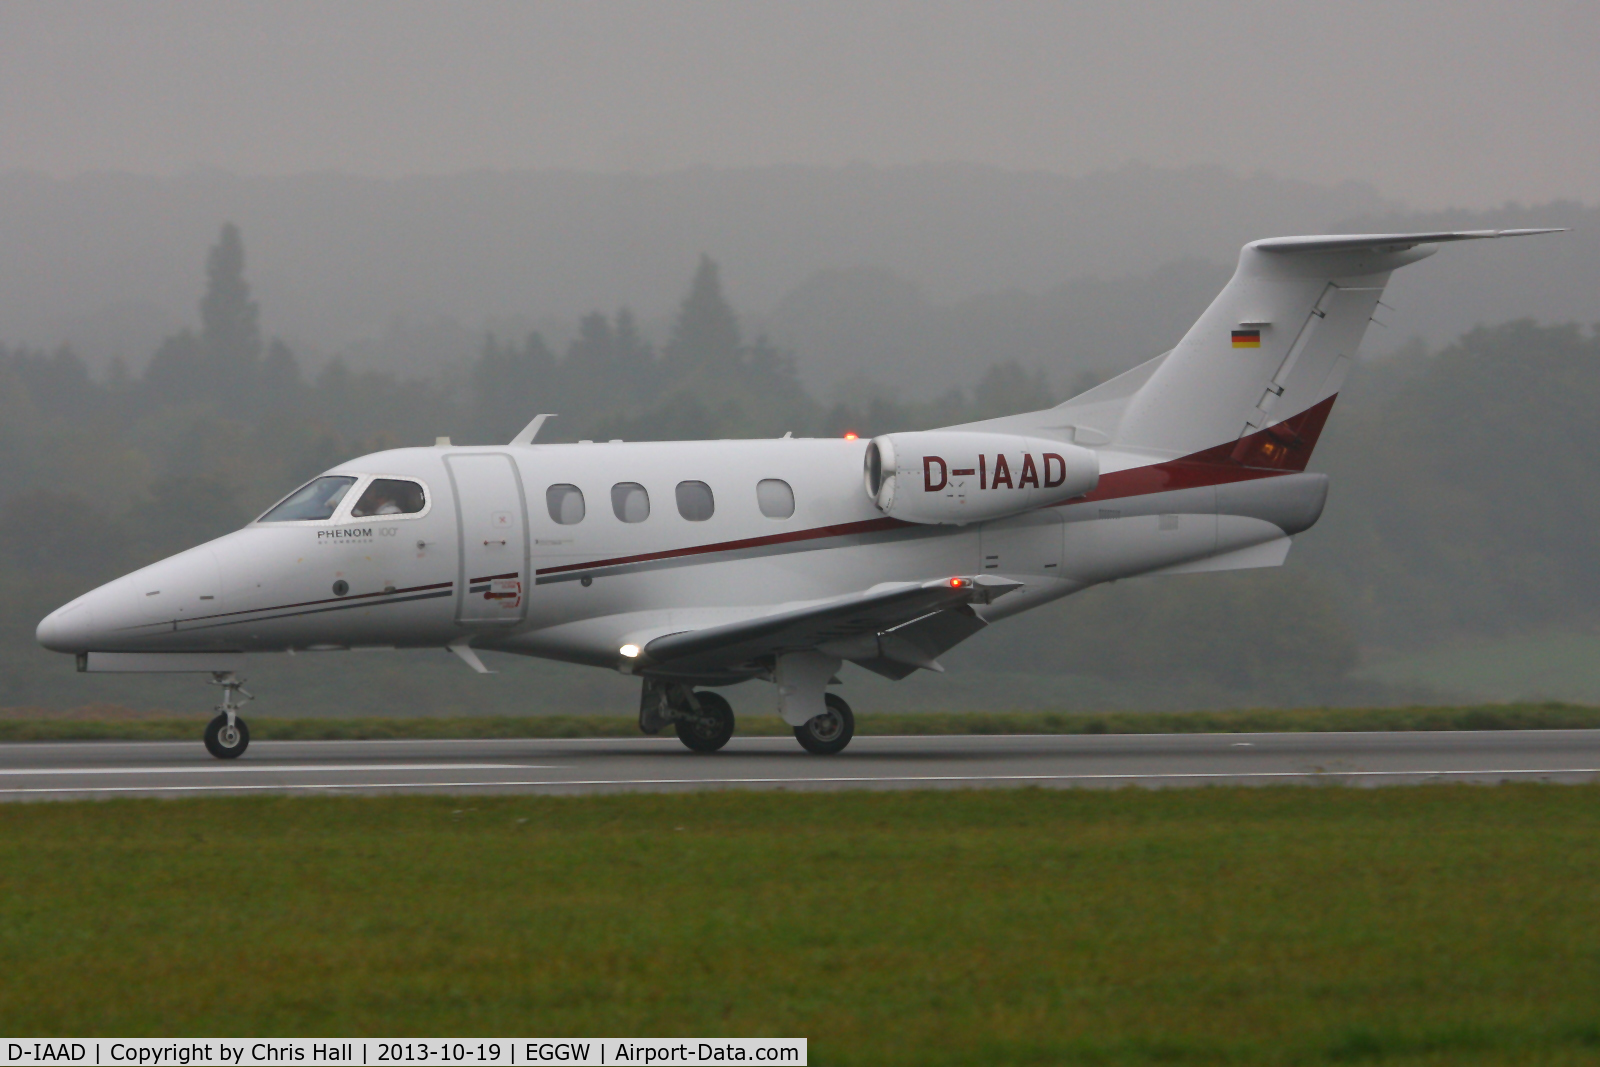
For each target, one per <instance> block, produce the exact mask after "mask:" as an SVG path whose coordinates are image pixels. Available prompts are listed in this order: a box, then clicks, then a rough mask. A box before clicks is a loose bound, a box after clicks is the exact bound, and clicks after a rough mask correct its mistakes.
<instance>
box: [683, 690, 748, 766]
mask: <svg viewBox="0 0 1600 1067" xmlns="http://www.w3.org/2000/svg"><path fill="white" fill-rule="evenodd" d="M694 696H695V699H696V700H698V701H699V702H700V713H699V714H698V715H697V714H695V713H694V712H693V711H692V710H690V709H687V708H686V709H684V710H685V713H686V717H685V718H681V719H674V720H673V725H674V726H676V727H677V729H678V740H679V741H682V742H683V743H684V744H685V745H687V746H688V747H689V748H692V749H694V751H696V752H715V751H716V750H717V749H719V748H721V747H722V746H723V745H725V744H727V743H728V738H730V737H732V736H733V708H731V707H730V706H729V705H728V702H727V701H726V700H723V699H722V698H721V697H720V696H718V695H717V694H715V693H706V692H700V693H696V694H695V695H694Z"/></svg>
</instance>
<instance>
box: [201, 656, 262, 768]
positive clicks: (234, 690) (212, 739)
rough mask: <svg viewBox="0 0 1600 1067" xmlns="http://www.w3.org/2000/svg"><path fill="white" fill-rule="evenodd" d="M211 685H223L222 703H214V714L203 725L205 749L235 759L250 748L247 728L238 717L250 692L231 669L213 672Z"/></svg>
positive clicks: (218, 757)
mask: <svg viewBox="0 0 1600 1067" xmlns="http://www.w3.org/2000/svg"><path fill="white" fill-rule="evenodd" d="M211 684H212V685H220V686H221V687H222V703H221V704H218V705H217V717H216V718H214V719H212V720H211V722H210V723H209V724H207V726H206V751H207V752H209V753H211V754H212V755H213V756H215V757H217V759H238V758H239V757H240V756H242V755H244V750H245V749H247V748H249V747H250V727H248V726H246V725H245V722H244V720H243V719H241V718H239V709H240V708H242V707H244V705H245V703H246V702H247V701H249V700H250V699H251V696H250V692H249V690H247V689H245V687H244V682H243V681H241V680H240V679H238V678H235V677H234V676H233V672H232V671H217V672H215V673H214V674H212V676H211Z"/></svg>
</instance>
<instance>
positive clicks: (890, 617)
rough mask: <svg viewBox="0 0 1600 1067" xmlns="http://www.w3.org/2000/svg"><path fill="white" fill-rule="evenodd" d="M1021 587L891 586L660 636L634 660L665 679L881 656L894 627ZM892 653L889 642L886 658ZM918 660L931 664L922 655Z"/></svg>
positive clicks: (1000, 583) (981, 582) (984, 577)
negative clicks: (829, 655)
mask: <svg viewBox="0 0 1600 1067" xmlns="http://www.w3.org/2000/svg"><path fill="white" fill-rule="evenodd" d="M1021 587H1022V583H1021V582H1014V581H1011V580H1010V579H1008V578H1000V577H997V576H995V575H992V574H981V575H978V576H976V577H971V578H959V577H958V578H940V579H938V580H936V581H930V582H896V583H893V584H888V585H882V586H875V587H873V588H872V589H869V590H867V591H865V592H861V593H849V594H846V595H844V596H840V597H834V598H832V599H830V600H824V601H821V602H819V603H815V604H808V605H806V606H804V607H799V608H789V609H785V610H781V611H774V612H771V613H770V614H766V615H757V616H755V617H754V618H749V619H741V620H739V621H737V622H729V623H722V624H720V625H717V626H707V627H704V628H702V629H698V630H685V631H682V632H680V633H674V634H665V635H663V636H661V637H657V638H655V639H654V640H652V641H650V642H648V643H647V644H646V645H645V646H644V648H643V650H642V653H641V656H642V658H643V659H644V661H645V664H646V669H647V670H649V669H651V668H656V669H658V670H661V671H663V672H665V673H680V672H681V673H694V672H701V671H708V672H709V671H719V670H727V669H730V668H735V667H739V666H741V665H743V664H747V663H750V662H751V661H752V660H759V659H762V658H765V657H768V656H776V655H781V654H783V653H785V652H799V651H803V650H805V649H812V648H818V647H819V646H829V650H830V651H831V650H836V654H838V655H839V656H840V657H841V658H843V659H852V660H858V659H872V658H874V657H877V656H879V655H881V654H882V653H881V649H880V645H881V644H882V642H881V640H880V638H881V637H886V636H888V635H890V634H892V633H893V631H894V630H895V629H896V628H897V627H903V626H905V625H906V624H908V623H917V622H920V621H921V620H923V619H925V618H927V617H929V616H937V615H939V614H940V613H944V612H948V611H951V610H953V609H959V608H967V614H968V615H970V612H971V609H970V605H972V604H987V603H989V602H991V601H992V600H994V599H995V598H996V597H999V596H1003V595H1005V594H1006V593H1009V592H1011V591H1012V590H1013V589H1020V588H1021ZM971 617H972V621H973V622H975V623H977V626H976V627H974V628H973V629H971V630H968V631H967V632H968V633H972V632H975V631H976V630H977V629H981V628H982V621H981V620H978V619H977V618H976V616H971ZM963 636H965V634H963ZM953 643H954V642H951V644H953ZM923 644H924V645H925V643H923ZM858 646H859V647H858ZM894 647H895V646H894V645H893V644H892V643H891V652H892V651H893V648H894ZM947 647H948V646H947ZM909 654H911V655H918V654H919V653H916V652H913V653H909ZM920 655H921V656H922V658H924V659H927V660H929V661H931V658H932V657H931V656H927V655H926V651H925V648H924V649H922V650H921V651H920ZM928 665H929V664H928V663H924V662H913V663H912V664H911V666H912V667H917V666H928ZM935 666H936V665H935Z"/></svg>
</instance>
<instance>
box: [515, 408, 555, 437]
mask: <svg viewBox="0 0 1600 1067" xmlns="http://www.w3.org/2000/svg"><path fill="white" fill-rule="evenodd" d="M553 418H555V416H554V415H551V414H543V415H535V416H534V417H533V421H532V422H530V423H528V425H526V426H524V427H523V428H522V430H521V431H520V432H519V433H518V434H517V436H515V437H513V438H512V439H511V443H512V444H514V445H531V444H533V439H534V438H535V437H538V436H539V430H540V429H541V428H542V427H543V426H544V420H545V419H553Z"/></svg>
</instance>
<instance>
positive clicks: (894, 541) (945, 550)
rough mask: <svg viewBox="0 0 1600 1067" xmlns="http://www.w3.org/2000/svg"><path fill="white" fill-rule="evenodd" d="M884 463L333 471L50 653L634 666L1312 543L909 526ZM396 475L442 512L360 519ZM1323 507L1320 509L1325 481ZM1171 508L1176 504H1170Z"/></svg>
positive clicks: (188, 558) (179, 562)
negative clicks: (374, 486)
mask: <svg viewBox="0 0 1600 1067" xmlns="http://www.w3.org/2000/svg"><path fill="white" fill-rule="evenodd" d="M865 449H866V442H864V441H857V440H837V439H788V438H786V439H781V440H746V441H689V442H664V443H626V444H625V443H596V444H563V445H511V446H485V447H464V446H457V447H448V446H446V447H434V448H407V449H397V450H394V451H388V452H379V453H374V454H372V455H369V456H365V457H362V458H360V459H358V460H354V461H352V462H350V463H347V464H342V465H340V466H339V467H336V468H333V469H332V470H331V471H329V472H328V474H329V475H339V474H344V475H352V476H355V477H356V478H357V479H358V481H357V482H356V484H355V485H354V487H353V488H352V489H351V490H350V491H349V492H348V493H347V494H346V495H345V497H344V499H343V501H342V503H341V504H340V506H339V508H338V510H337V511H335V512H334V513H333V514H332V515H331V516H330V517H329V518H327V519H323V520H312V521H288V522H281V521H280V522H261V521H257V522H255V523H252V524H251V525H250V526H247V527H245V528H244V529H242V530H238V531H236V532H234V533H231V534H228V535H226V536H224V537H221V538H218V539H216V540H214V541H211V542H209V543H207V544H204V545H201V546H199V547H196V548H193V549H190V550H188V551H187V552H183V553H180V554H178V555H176V556H173V557H171V558H169V559H166V560H163V561H161V562H159V563H156V564H154V565H152V566H149V567H146V568H144V569H142V570H139V571H135V572H133V573H132V574H129V575H127V576H125V577H123V578H120V579H117V580H116V581H114V582H111V583H109V584H107V585H105V586H102V587H101V588H99V589H96V590H94V591H92V592H90V593H87V594H85V595H84V596H82V597H79V598H78V599H77V600H75V601H73V602H72V603H70V604H68V605H66V606H64V607H63V608H61V609H60V610H58V611H57V612H55V613H54V614H52V615H51V616H50V617H49V618H47V619H46V620H45V621H44V622H43V623H41V625H40V628H39V637H40V640H41V641H42V642H43V643H44V644H45V645H46V646H47V647H50V648H54V649H58V650H61V651H72V652H86V651H97V652H178V651H183V652H200V651H224V650H226V651H239V652H265V651H286V650H299V649H319V648H360V647H440V646H445V645H450V644H452V643H456V642H460V641H463V640H466V641H469V642H470V643H471V644H473V645H475V646H477V647H480V648H493V649H500V650H504V651H510V652H518V653H522V654H526V655H534V656H542V657H548V658H553V659H562V660H569V661H573V662H578V663H586V664H592V665H595V666H607V667H615V666H618V665H619V664H618V659H617V649H618V648H619V647H620V646H621V645H623V644H624V643H626V642H628V641H630V640H640V639H648V638H649V637H651V636H654V635H657V634H661V633H666V632H671V631H674V630H684V629H689V628H696V627H699V626H705V625H715V624H717V623H721V622H726V621H730V620H734V619H738V618H741V617H747V616H752V615H755V614H758V613H761V612H766V611H770V610H772V608H773V605H782V604H801V603H805V602H810V601H817V600H821V599H826V598H828V597H831V596H835V595H839V594H843V593H848V592H853V591H857V590H861V589H865V588H869V587H873V586H877V585H881V584H883V583H891V582H907V581H923V580H927V579H930V578H937V577H940V576H944V575H957V574H975V573H982V572H986V571H987V572H992V573H998V574H1001V575H1003V576H1006V577H1011V578H1016V579H1018V580H1020V581H1022V582H1023V583H1024V586H1025V588H1024V589H1023V590H1022V591H1020V592H1018V593H1016V594H1014V595H1013V596H1010V597H1007V598H1006V599H1004V600H1002V601H1000V602H998V603H996V604H995V605H992V606H989V607H985V608H982V609H980V614H982V615H984V616H985V617H987V618H989V619H991V620H992V619H995V618H999V617H1001V616H1003V615H1010V614H1015V613H1016V612H1018V611H1021V610H1025V609H1026V608H1028V607H1032V606H1035V605H1037V604H1040V603H1043V602H1045V601H1048V600H1052V599H1055V598H1056V597H1059V596H1062V595H1065V594H1066V593H1069V592H1072V591H1074V590H1077V589H1080V588H1083V587H1084V586H1086V585H1089V584H1093V583H1095V582H1098V581H1105V580H1107V579H1110V578H1115V577H1121V576H1125V575H1130V574H1137V573H1142V572H1145V571H1149V570H1152V569H1157V568H1161V567H1169V566H1172V565H1175V564H1182V563H1184V562H1186V561H1191V560H1199V559H1204V558H1207V557H1215V556H1218V555H1219V554H1226V553H1228V552H1232V551H1235V550H1236V549H1240V548H1245V547H1248V546H1250V545H1258V544H1262V543H1265V542H1270V541H1275V540H1281V539H1283V538H1284V537H1285V535H1286V533H1289V532H1298V530H1297V529H1294V530H1286V529H1285V528H1284V524H1283V523H1282V522H1281V521H1280V522H1278V523H1274V522H1272V521H1268V519H1267V518H1260V517H1252V516H1249V515H1222V516H1219V515H1218V514H1217V511H1218V506H1217V503H1216V500H1217V493H1216V490H1215V487H1202V488H1201V489H1198V490H1196V489H1187V490H1183V489H1180V490H1178V491H1176V492H1167V493H1162V494H1155V495H1152V494H1140V495H1139V496H1138V497H1134V498H1124V499H1123V500H1122V501H1121V502H1120V503H1119V504H1118V506H1117V507H1116V508H1114V509H1109V510H1108V509H1107V508H1105V507H1104V506H1103V504H1104V501H1103V500H1102V501H1097V502H1093V503H1083V504H1069V505H1068V506H1065V507H1050V508H1044V509H1039V510H1036V511H1032V512H1028V513H1026V514H1022V515H1018V516H1014V517H1012V518H1008V519H1001V520H996V521H992V522H988V523H974V524H969V525H963V526H956V525H921V524H914V523H904V522H900V521H898V520H895V519H892V518H888V517H886V516H885V515H884V514H883V513H882V512H880V511H879V510H878V509H877V507H876V506H875V505H874V501H873V498H872V497H871V496H870V495H869V494H868V492H867V491H866V490H865V489H864V488H863V484H862V460H863V454H864V452H865ZM381 477H391V478H405V479H410V480H414V481H415V482H418V483H420V484H421V485H422V486H423V488H424V491H425V494H426V505H425V507H424V508H423V510H422V511H420V512H419V513H416V514H409V515H373V516H368V517H364V518H355V517H351V515H350V511H351V508H352V504H353V503H354V501H355V500H356V499H357V498H358V497H359V496H360V495H361V492H362V489H363V487H364V486H366V485H367V484H369V483H370V482H371V481H372V480H373V479H375V478H381ZM1299 477H1300V478H1301V479H1304V478H1317V477H1318V476H1307V475H1302V476H1299ZM1270 480H1271V481H1274V482H1278V481H1280V480H1281V479H1270ZM763 481H768V482H779V483H782V484H783V485H785V486H787V487H788V490H789V492H790V493H791V494H792V500H793V510H792V513H791V514H782V508H781V506H780V507H779V508H777V509H776V511H777V514H766V513H764V512H763V507H762V503H761V500H760V499H759V492H758V486H759V485H760V484H761V483H762V482H763ZM684 482H699V483H704V485H705V486H706V487H709V489H710V493H711V498H712V501H713V508H712V512H711V514H710V516H709V517H707V518H704V519H700V520H698V521H691V520H690V519H688V518H685V517H683V515H682V514H680V508H679V506H678V503H677V488H678V486H679V484H680V483H684ZM627 484H633V485H638V486H642V487H643V489H644V491H645V492H646V494H647V495H648V514H647V515H646V516H643V517H640V516H639V515H638V514H637V503H638V502H637V500H636V499H635V501H634V504H633V506H634V507H635V513H634V514H631V515H629V516H628V517H629V518H635V519H638V520H639V521H624V520H623V518H620V517H619V515H618V514H617V513H616V511H615V510H614V508H613V488H614V487H616V486H619V485H627ZM559 486H568V487H576V488H577V489H578V490H580V491H581V493H582V500H583V508H582V512H583V513H582V518H581V520H580V521H575V522H574V521H570V519H571V517H572V516H571V515H570V514H569V515H567V516H566V517H567V518H568V519H569V521H567V522H565V523H563V522H558V521H557V517H558V516H556V515H553V514H552V511H551V507H549V506H547V503H548V497H549V494H550V491H551V489H552V487H559ZM564 491H565V492H570V489H568V490H564ZM1306 491H1307V490H1305V489H1303V488H1302V489H1301V490H1300V493H1299V495H1300V496H1304V495H1305V492H1306ZM1311 491H1312V494H1313V495H1314V496H1316V498H1317V499H1316V504H1317V508H1318V509H1320V482H1319V483H1318V487H1314V489H1313V490H1311ZM780 496H781V493H780ZM1166 498H1171V510H1169V511H1160V508H1161V507H1162V505H1161V500H1162V499H1166ZM1141 500H1142V501H1143V505H1142V506H1141V505H1139V504H1138V503H1136V501H1141ZM779 504H780V505H781V504H782V500H781V499H780V500H779ZM769 505H770V502H769ZM1129 505H1134V506H1132V507H1130V506H1129ZM1153 509H1154V510H1153ZM1185 509H1187V511H1185ZM767 510H768V511H769V512H770V511H774V509H773V508H772V507H770V506H769V507H768V508H767ZM1246 510H1249V509H1246ZM1268 518H1270V516H1269V517H1268ZM1311 518H1312V521H1314V515H1313V516H1312V517H1311ZM1306 525H1309V523H1306Z"/></svg>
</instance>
